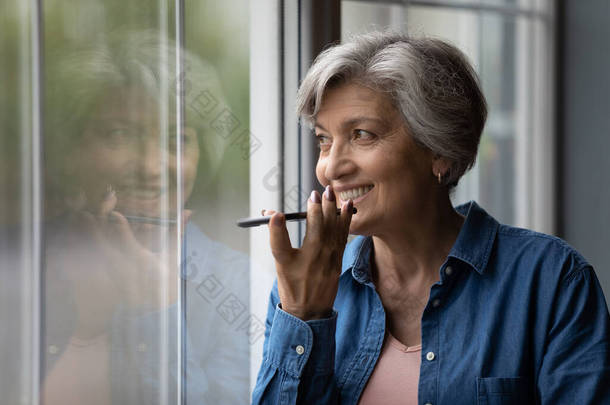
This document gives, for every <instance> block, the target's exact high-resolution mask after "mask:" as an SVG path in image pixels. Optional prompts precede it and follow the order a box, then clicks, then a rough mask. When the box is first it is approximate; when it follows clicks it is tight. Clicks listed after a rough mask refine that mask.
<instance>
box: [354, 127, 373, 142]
mask: <svg viewBox="0 0 610 405" xmlns="http://www.w3.org/2000/svg"><path fill="white" fill-rule="evenodd" d="M374 138H375V134H373V133H371V132H369V131H365V130H364V129H355V130H354V134H353V139H355V140H362V141H371V140H373V139H374Z"/></svg>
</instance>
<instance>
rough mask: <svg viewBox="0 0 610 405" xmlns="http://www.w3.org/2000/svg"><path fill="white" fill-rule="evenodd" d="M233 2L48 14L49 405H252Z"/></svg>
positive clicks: (59, 4) (59, 8)
mask: <svg viewBox="0 0 610 405" xmlns="http://www.w3.org/2000/svg"><path fill="white" fill-rule="evenodd" d="M241 3H242V4H236V3H235V2H231V3H230V4H229V3H227V2H224V3H221V2H218V1H206V2H195V1H187V2H186V13H185V16H186V25H185V27H184V30H185V33H186V45H187V46H186V49H184V50H183V51H182V56H183V66H182V69H180V68H179V66H178V65H177V63H176V55H177V50H178V49H177V45H176V40H175V35H174V33H175V32H176V29H175V28H176V27H175V25H174V24H175V10H174V8H173V5H174V2H173V1H165V0H159V1H158V2H139V1H137V2H127V3H125V2H121V1H114V0H113V1H109V2H104V3H100V2H97V1H89V0H87V1H80V2H77V3H75V2H71V1H49V2H46V3H45V45H46V51H45V61H46V66H45V79H46V88H45V96H46V97H45V116H46V118H47V119H46V124H45V145H46V150H45V165H46V166H45V175H46V191H45V215H46V218H45V219H46V224H47V226H46V228H47V233H46V235H45V254H46V255H45V263H46V268H45V281H46V283H45V286H44V287H45V294H44V298H45V321H44V326H45V334H44V350H45V355H44V363H43V364H44V377H43V392H42V393H43V399H44V401H45V403H46V404H55V403H61V404H65V403H91V402H92V401H96V403H101V404H102V403H103V404H108V403H116V404H139V403H141V404H155V403H159V404H164V403H168V404H174V403H180V398H181V396H182V397H183V398H184V399H185V400H186V403H193V404H195V403H223V404H225V403H226V404H233V403H235V404H238V403H239V404H241V403H246V402H247V401H248V388H249V387H248V378H249V356H248V353H249V341H248V331H249V323H248V321H249V310H248V305H249V299H248V291H249V289H248V283H249V278H248V260H247V245H248V240H247V235H244V234H243V233H238V232H239V230H237V229H232V228H233V226H232V224H233V220H234V219H235V218H237V217H239V216H245V214H244V213H245V212H246V211H247V209H248V196H247V190H248V183H247V179H248V162H247V160H248V153H249V145H250V137H249V132H248V130H247V128H248V120H247V111H248V104H247V103H248V96H247V89H248V63H247V61H248V48H247V45H248V41H247V32H248V24H247V16H248V11H247V4H245V2H241ZM236 30H238V34H239V35H235V33H236ZM178 83H181V84H182V89H183V93H182V94H181V96H183V98H182V100H183V108H184V117H185V123H184V124H185V125H184V126H183V127H180V126H179V123H178V116H179V115H178V114H177V102H178V100H179V97H178V96H179V94H178V93H177V89H178V88H177V84H178ZM236 122H237V123H238V124H239V125H235V123H236ZM180 151H181V153H180ZM229 180H231V181H229ZM180 190H182V193H180ZM229 219H230V221H229ZM181 224H183V226H181ZM180 228H182V232H181V233H180V234H179V231H180ZM181 275H182V277H181ZM181 376H182V377H185V378H182V377H181Z"/></svg>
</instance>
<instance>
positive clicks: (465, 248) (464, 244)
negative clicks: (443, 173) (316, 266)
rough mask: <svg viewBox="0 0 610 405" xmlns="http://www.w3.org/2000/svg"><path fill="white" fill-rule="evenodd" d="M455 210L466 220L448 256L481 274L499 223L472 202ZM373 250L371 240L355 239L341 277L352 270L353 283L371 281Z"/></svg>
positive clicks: (349, 248) (347, 253)
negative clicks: (370, 263) (354, 281)
mask: <svg viewBox="0 0 610 405" xmlns="http://www.w3.org/2000/svg"><path fill="white" fill-rule="evenodd" d="M455 210H456V211H457V212H459V213H460V214H462V215H464V216H465V217H466V219H465V220H464V224H463V225H462V228H461V229H460V232H459V234H458V237H457V239H456V241H455V243H454V244H453V247H452V248H451V251H450V252H449V257H453V258H455V259H457V260H460V261H462V262H464V263H466V264H467V265H469V266H470V267H472V268H473V269H474V270H475V271H476V272H477V273H479V274H483V273H484V272H485V268H486V267H487V262H488V261H489V257H490V255H491V248H492V247H493V243H494V240H495V239H496V233H497V231H498V227H499V224H498V222H497V221H496V220H495V219H494V218H493V217H491V216H490V215H489V214H488V213H487V212H486V211H485V210H484V209H483V208H481V207H479V205H478V204H477V203H476V202H474V201H470V202H469V203H466V204H462V205H459V206H457V207H455ZM372 248H373V239H372V237H370V236H357V237H356V238H355V239H354V240H353V241H352V242H351V243H349V244H348V245H347V246H346V248H345V252H344V253H343V265H342V269H341V274H342V275H343V274H344V273H345V272H347V270H349V269H351V270H352V276H353V277H354V279H356V281H358V282H360V283H367V282H369V281H371V273H370V266H369V259H370V256H371V249H372Z"/></svg>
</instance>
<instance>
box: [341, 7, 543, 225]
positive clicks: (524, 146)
mask: <svg viewBox="0 0 610 405" xmlns="http://www.w3.org/2000/svg"><path fill="white" fill-rule="evenodd" d="M341 5H342V18H341V29H342V37H345V36H347V35H349V34H354V33H359V32H364V31H366V30H370V29H375V28H377V29H379V28H381V29H383V28H386V27H389V28H393V29H399V30H403V31H406V32H409V33H411V34H415V35H427V36H433V37H437V38H441V39H444V40H448V41H449V42H451V43H453V44H454V45H456V46H458V47H459V48H460V49H461V50H462V51H463V52H464V53H466V55H467V56H468V57H469V59H470V61H471V63H473V65H474V66H475V69H476V70H477V72H478V74H479V77H480V80H481V84H482V87H483V93H484V94H485V96H486V98H487V102H488V108H489V115H488V120H487V124H486V127H485V130H484V133H483V136H482V138H481V143H480V146H479V154H478V157H477V163H476V165H475V167H474V168H473V169H472V170H471V171H470V172H469V173H467V174H466V176H465V177H464V178H463V179H462V180H461V181H460V184H459V185H458V187H457V189H456V190H455V193H454V195H453V200H454V203H456V204H459V203H463V202H466V201H469V200H472V199H474V200H477V201H478V202H479V203H480V204H481V205H482V206H483V207H484V208H485V209H487V210H488V211H489V212H490V214H492V215H494V216H495V217H496V218H498V219H499V220H500V221H501V222H504V223H507V224H512V225H517V226H523V227H529V228H534V229H537V230H540V231H543V232H548V233H552V232H553V230H554V220H553V218H554V208H553V206H554V201H553V195H554V191H553V184H554V179H553V177H552V168H553V154H554V152H553V151H554V142H553V137H552V131H553V128H552V125H551V123H552V114H553V111H552V107H550V106H552V103H551V100H552V83H553V71H552V69H551V66H552V60H553V51H552V50H553V41H552V35H551V34H552V29H553V25H552V15H553V14H552V13H553V11H554V10H553V8H552V3H551V2H546V1H509V0H507V1H501V0H496V1H492V0H489V1H476V2H475V1H465V0H464V1H440V2H439V1H404V2H401V1H394V2H392V1H387V2H385V1H378V2H374V1H342V3H341Z"/></svg>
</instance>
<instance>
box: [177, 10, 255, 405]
mask: <svg viewBox="0 0 610 405" xmlns="http://www.w3.org/2000/svg"><path fill="white" fill-rule="evenodd" d="M185 3H186V5H185V6H186V14H185V30H186V39H185V41H186V50H187V54H188V55H189V58H192V61H191V60H188V61H186V63H185V78H186V79H185V106H186V119H187V122H196V123H197V127H198V128H200V131H201V133H200V137H199V139H200V140H201V142H200V143H201V144H200V150H201V154H200V158H199V167H198V169H197V176H196V178H195V181H194V184H193V190H192V192H191V194H190V197H189V198H188V200H187V202H186V207H187V209H189V210H192V211H193V215H192V217H191V221H190V222H191V226H190V227H188V228H187V239H186V246H185V258H186V260H187V267H186V271H187V278H188V280H189V285H190V286H192V287H193V288H191V289H190V290H189V289H187V296H186V315H187V330H188V334H189V338H190V344H189V345H187V358H188V360H189V363H188V366H187V392H188V398H189V403H193V404H235V405H237V404H247V403H249V402H250V400H249V392H250V386H249V381H250V360H249V356H250V339H251V337H250V335H249V333H250V328H251V316H250V298H249V291H250V290H249V285H250V278H249V259H248V249H249V239H248V232H244V230H243V229H240V228H237V226H235V221H236V219H237V218H243V217H247V216H248V215H249V208H250V201H249V187H250V185H249V163H250V153H251V147H252V151H255V150H256V148H257V143H256V138H255V137H254V136H252V135H251V133H250V131H249V111H250V105H249V85H250V83H249V46H250V43H249V2H248V1H247V0H234V1H219V0H205V1H202V0H187V1H186V2H185ZM196 60H199V61H201V62H202V63H203V64H204V66H205V70H202V71H201V72H199V73H198V72H197V67H196ZM200 69H201V68H200ZM258 146H260V145H258Z"/></svg>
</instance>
